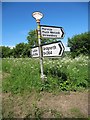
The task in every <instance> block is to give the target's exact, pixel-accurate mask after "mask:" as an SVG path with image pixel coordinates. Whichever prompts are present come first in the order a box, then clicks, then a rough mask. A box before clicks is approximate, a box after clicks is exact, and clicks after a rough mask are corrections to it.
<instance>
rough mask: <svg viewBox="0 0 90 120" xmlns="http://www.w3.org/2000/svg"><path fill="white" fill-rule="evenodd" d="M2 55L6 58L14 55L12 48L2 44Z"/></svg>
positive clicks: (0, 55) (0, 54) (0, 50)
mask: <svg viewBox="0 0 90 120" xmlns="http://www.w3.org/2000/svg"><path fill="white" fill-rule="evenodd" d="M0 52H1V53H0V57H2V58H6V57H10V56H11V55H12V50H11V49H10V47H5V46H0Z"/></svg>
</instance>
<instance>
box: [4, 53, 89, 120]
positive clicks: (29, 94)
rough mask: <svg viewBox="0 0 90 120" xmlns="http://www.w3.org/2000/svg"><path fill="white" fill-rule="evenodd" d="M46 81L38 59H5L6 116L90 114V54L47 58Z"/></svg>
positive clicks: (80, 115) (78, 115)
mask: <svg viewBox="0 0 90 120" xmlns="http://www.w3.org/2000/svg"><path fill="white" fill-rule="evenodd" d="M43 65H44V74H45V75H46V79H45V82H44V83H42V81H41V79H40V65H39V59H34V58H33V59H32V58H3V59H2V92H3V93H2V94H3V95H2V96H3V117H4V118H8V117H9V118H13V117H14V118H15V117H16V118H18V117H19V118H22V117H23V118H34V117H36V118H38V119H39V118H41V117H44V118H46V117H47V118H49V117H51V118H58V117H59V118H63V117H71V118H72V117H76V118H78V117H79V118H80V117H81V118H86V117H87V116H88V92H87V91H88V80H89V79H88V56H83V55H80V56H79V57H76V58H75V59H72V58H70V57H68V56H66V57H62V58H58V59H57V58H52V59H51V58H50V59H49V58H47V59H46V58H45V59H44V60H43Z"/></svg>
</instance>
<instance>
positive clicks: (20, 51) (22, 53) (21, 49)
mask: <svg viewBox="0 0 90 120" xmlns="http://www.w3.org/2000/svg"><path fill="white" fill-rule="evenodd" d="M13 56H14V57H29V56H30V46H29V44H27V43H19V44H17V45H16V46H15V48H14V49H13Z"/></svg>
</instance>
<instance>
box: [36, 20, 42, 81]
mask: <svg viewBox="0 0 90 120" xmlns="http://www.w3.org/2000/svg"><path fill="white" fill-rule="evenodd" d="M36 22H37V30H38V44H39V59H40V68H41V79H42V82H43V81H44V74H43V57H42V48H41V39H40V37H41V35H40V20H36Z"/></svg>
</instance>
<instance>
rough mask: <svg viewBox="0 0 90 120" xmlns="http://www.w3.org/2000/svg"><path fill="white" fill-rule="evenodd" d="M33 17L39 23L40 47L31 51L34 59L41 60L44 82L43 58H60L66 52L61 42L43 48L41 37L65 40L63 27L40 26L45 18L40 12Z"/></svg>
mask: <svg viewBox="0 0 90 120" xmlns="http://www.w3.org/2000/svg"><path fill="white" fill-rule="evenodd" d="M32 16H33V17H34V18H35V19H36V22H37V33H38V45H39V46H38V47H34V48H32V50H31V55H32V57H39V59H40V68H41V78H42V81H44V78H45V75H44V74H43V57H58V56H62V54H63V52H64V46H63V44H62V42H61V41H59V42H54V43H49V44H46V45H42V46H41V37H42V38H50V39H51V38H53V39H54V38H55V39H58V38H63V37H64V31H63V28H62V27H55V26H46V25H40V19H41V18H42V17H43V14H42V13H40V12H34V13H33V14H32Z"/></svg>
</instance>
